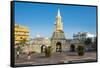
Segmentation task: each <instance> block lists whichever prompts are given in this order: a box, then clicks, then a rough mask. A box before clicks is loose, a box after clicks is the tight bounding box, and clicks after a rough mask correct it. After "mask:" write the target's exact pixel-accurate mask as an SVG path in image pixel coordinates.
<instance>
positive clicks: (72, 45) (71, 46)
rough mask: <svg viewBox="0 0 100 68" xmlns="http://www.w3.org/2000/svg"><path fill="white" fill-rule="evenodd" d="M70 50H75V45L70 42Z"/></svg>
mask: <svg viewBox="0 0 100 68" xmlns="http://www.w3.org/2000/svg"><path fill="white" fill-rule="evenodd" d="M70 51H72V52H74V51H75V45H74V44H71V45H70Z"/></svg>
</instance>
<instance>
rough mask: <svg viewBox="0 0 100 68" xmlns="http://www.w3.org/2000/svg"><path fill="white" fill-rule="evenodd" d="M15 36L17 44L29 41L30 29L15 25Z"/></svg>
mask: <svg viewBox="0 0 100 68" xmlns="http://www.w3.org/2000/svg"><path fill="white" fill-rule="evenodd" d="M14 34H15V44H16V43H20V41H21V40H23V39H26V40H27V41H28V39H29V29H28V27H25V26H22V25H19V24H15V28H14Z"/></svg>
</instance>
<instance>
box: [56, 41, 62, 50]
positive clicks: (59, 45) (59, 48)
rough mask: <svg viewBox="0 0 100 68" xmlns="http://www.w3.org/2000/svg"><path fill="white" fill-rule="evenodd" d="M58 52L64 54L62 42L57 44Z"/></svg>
mask: <svg viewBox="0 0 100 68" xmlns="http://www.w3.org/2000/svg"><path fill="white" fill-rule="evenodd" d="M56 52H62V46H61V42H57V43H56Z"/></svg>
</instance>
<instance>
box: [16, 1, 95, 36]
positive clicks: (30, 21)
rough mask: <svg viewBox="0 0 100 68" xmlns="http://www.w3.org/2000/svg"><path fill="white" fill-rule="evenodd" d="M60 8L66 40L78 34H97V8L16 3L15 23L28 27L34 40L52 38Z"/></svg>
mask: <svg viewBox="0 0 100 68" xmlns="http://www.w3.org/2000/svg"><path fill="white" fill-rule="evenodd" d="M58 8H59V9H60V12H61V16H62V22H63V27H64V32H65V36H66V38H72V36H73V33H77V32H90V33H93V34H96V7H86V6H71V5H54V4H36V3H22V2H15V23H17V24H21V25H24V26H27V27H28V28H29V29H30V37H32V38H34V37H35V36H36V35H37V34H40V35H41V36H43V37H51V36H52V33H53V32H54V23H55V21H56V15H57V11H58Z"/></svg>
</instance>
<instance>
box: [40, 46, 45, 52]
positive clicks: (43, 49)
mask: <svg viewBox="0 0 100 68" xmlns="http://www.w3.org/2000/svg"><path fill="white" fill-rule="evenodd" d="M45 48H46V46H45V45H42V46H41V53H45Z"/></svg>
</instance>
